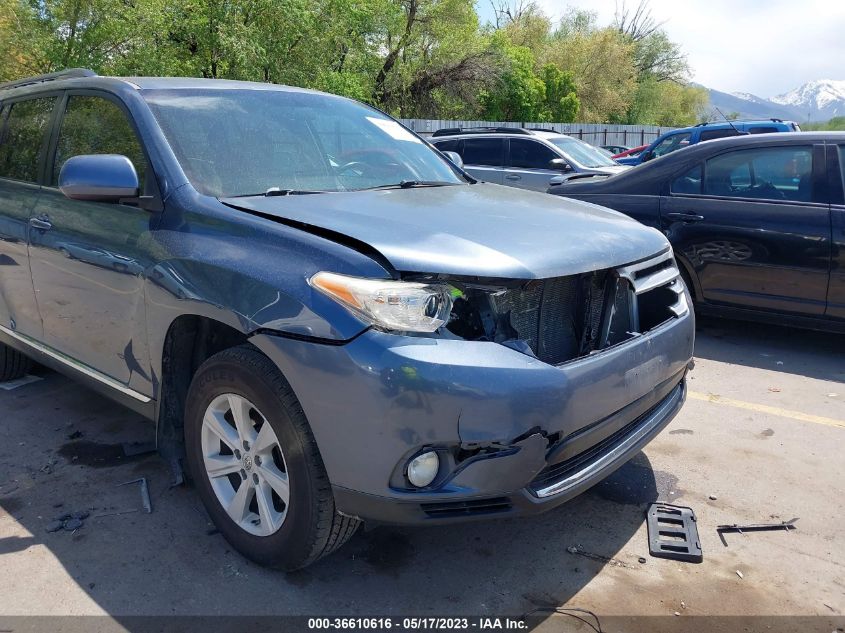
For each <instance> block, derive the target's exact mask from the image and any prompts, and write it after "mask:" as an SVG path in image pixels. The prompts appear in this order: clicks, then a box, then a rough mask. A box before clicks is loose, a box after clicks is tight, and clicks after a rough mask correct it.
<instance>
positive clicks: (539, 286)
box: [492, 271, 608, 365]
mask: <svg viewBox="0 0 845 633" xmlns="http://www.w3.org/2000/svg"><path fill="white" fill-rule="evenodd" d="M607 277H608V274H607V272H606V271H601V272H598V273H592V274H589V275H573V276H570V277H556V278H553V279H546V280H543V281H536V282H531V283H529V284H528V285H527V286H525V287H524V288H519V289H514V290H508V291H505V292H503V293H500V294H497V295H494V296H493V298H492V302H493V306H494V309H495V312H496V313H497V314H498V315H500V316H502V317H504V318H505V319H506V322H507V324H508V325H509V326H510V327H511V328H513V330H514V332H513V333H512V334H514V335H515V336H514V338H516V339H518V340H520V341H523V342H524V343H526V344H527V345H528V347H530V348H531V351H532V352H533V353H534V355H535V356H536V357H537V358H539V359H540V360H542V361H544V362H546V363H550V364H553V365H554V364H558V363H562V362H565V361H567V360H569V359H571V358H574V357H576V356H579V355H580V354H581V353H586V352H589V351H592V350H593V349H595V346H596V342H597V340H598V333H599V329H600V326H601V319H602V312H603V309H604V299H605V283H606V280H607Z"/></svg>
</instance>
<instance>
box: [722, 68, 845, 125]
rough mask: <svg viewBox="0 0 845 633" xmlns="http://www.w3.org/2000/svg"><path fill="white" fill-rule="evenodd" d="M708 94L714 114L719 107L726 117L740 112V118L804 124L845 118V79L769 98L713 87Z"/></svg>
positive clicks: (823, 81)
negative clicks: (775, 119)
mask: <svg viewBox="0 0 845 633" xmlns="http://www.w3.org/2000/svg"><path fill="white" fill-rule="evenodd" d="M707 91H708V93H709V95H710V107H711V108H712V109H713V110H714V112H715V109H716V108H718V109H719V110H721V111H722V112H723V113H724V114H725V115H728V114H730V113H734V112H738V113H739V117H740V118H741V119H769V118H773V117H774V118H778V119H789V120H792V121H797V122H799V123H802V122H806V121H827V120H829V119H832V118H833V117H836V116H845V80H835V79H819V80H816V81H808V82H807V83H805V84H804V85H802V86H801V87H799V88H796V89H795V90H790V91H789V92H787V93H784V94H782V95H777V96H775V97H770V98H768V99H766V98H763V97H758V96H757V95H753V94H750V93H747V92H734V93H728V92H720V91H718V90H713V89H711V88H708V89H707ZM714 118H719V117H718V115H716V117H714Z"/></svg>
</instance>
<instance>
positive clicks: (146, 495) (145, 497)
mask: <svg viewBox="0 0 845 633" xmlns="http://www.w3.org/2000/svg"><path fill="white" fill-rule="evenodd" d="M130 484H141V503H143V504H144V511H145V512H146V513H147V514H151V513H152V511H153V505H152V503H151V502H150V488H149V486H148V485H147V478H146V477H139V478H138V479H133V480H131V481H124V482H123V483H122V484H117V485H118V486H128V485H130Z"/></svg>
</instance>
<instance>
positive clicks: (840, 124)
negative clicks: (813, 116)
mask: <svg viewBox="0 0 845 633" xmlns="http://www.w3.org/2000/svg"><path fill="white" fill-rule="evenodd" d="M801 129H802V130H805V131H807V132H815V131H818V132H836V131H840V130H845V116H835V117H833V118H832V119H830V120H829V121H825V122H823V123H818V122H815V123H810V122H807V123H802V124H801Z"/></svg>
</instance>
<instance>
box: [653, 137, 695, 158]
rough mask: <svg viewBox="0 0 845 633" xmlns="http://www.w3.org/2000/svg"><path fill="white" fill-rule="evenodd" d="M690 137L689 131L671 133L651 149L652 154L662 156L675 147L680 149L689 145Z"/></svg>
mask: <svg viewBox="0 0 845 633" xmlns="http://www.w3.org/2000/svg"><path fill="white" fill-rule="evenodd" d="M690 138H692V134H690V133H689V132H682V133H678V134H671V135H670V136H667V137H666V138H664V139H663V140H662V141H660V142H659V143H658V144H657V145H655V147H654V149H653V150H652V154H653V155H654V156H655V158H656V157H658V156H663V155H664V154H669V153H670V152H674V151H675V150H677V149H681V148H682V147H686V146H687V145H689V142H690Z"/></svg>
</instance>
